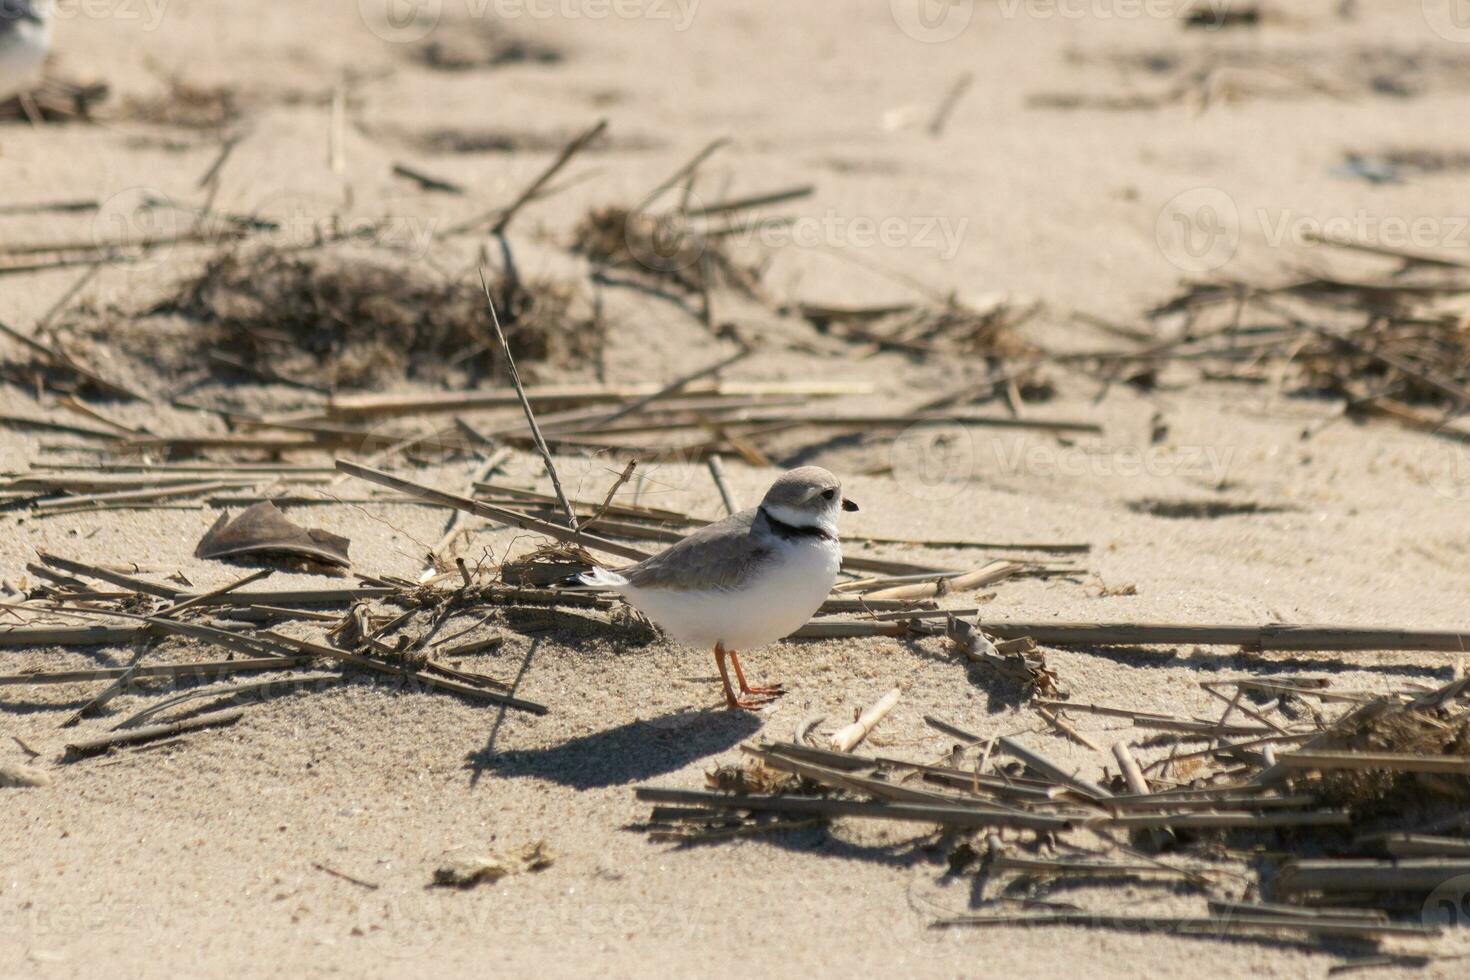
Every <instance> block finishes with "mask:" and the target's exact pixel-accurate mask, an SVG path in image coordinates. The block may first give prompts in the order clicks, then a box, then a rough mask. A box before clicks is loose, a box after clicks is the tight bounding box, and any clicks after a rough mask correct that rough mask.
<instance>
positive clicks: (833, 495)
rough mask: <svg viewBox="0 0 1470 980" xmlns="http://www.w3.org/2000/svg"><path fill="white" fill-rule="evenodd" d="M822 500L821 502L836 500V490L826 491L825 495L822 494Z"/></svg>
mask: <svg viewBox="0 0 1470 980" xmlns="http://www.w3.org/2000/svg"><path fill="white" fill-rule="evenodd" d="M822 499H823V500H836V499H837V491H836V490H828V491H826V492H825V493H823V494H822Z"/></svg>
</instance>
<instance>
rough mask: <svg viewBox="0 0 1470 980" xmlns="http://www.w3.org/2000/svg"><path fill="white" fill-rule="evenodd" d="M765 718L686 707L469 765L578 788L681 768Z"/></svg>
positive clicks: (485, 754)
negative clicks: (560, 742) (553, 744)
mask: <svg viewBox="0 0 1470 980" xmlns="http://www.w3.org/2000/svg"><path fill="white" fill-rule="evenodd" d="M760 725H761V722H760V719H758V718H755V717H752V716H751V715H748V714H745V713H744V712H738V713H736V712H729V711H723V710H719V711H681V712H676V713H674V714H670V715H663V716H660V717H658V718H654V719H651V720H639V721H633V722H629V723H628V724H626V725H619V726H618V727H616V728H609V729H607V730H606V731H600V732H593V733H592V734H590V735H583V736H582V737H581V738H575V739H572V740H571V741H570V742H563V743H562V744H561V745H557V746H554V747H552V748H547V749H518V750H513V751H509V752H494V751H487V750H485V749H481V750H479V751H477V752H472V753H470V755H469V757H468V759H467V760H466V761H467V763H468V764H469V766H470V767H471V768H473V769H475V770H476V771H477V772H479V771H488V772H492V773H494V774H496V775H498V776H504V777H517V776H532V777H536V778H539V779H548V780H550V781H552V782H554V783H560V784H561V785H563V786H570V787H572V788H573V789H599V788H604V787H608V786H623V785H626V784H628V783H636V782H640V781H642V780H645V779H652V778H653V777H655V776H662V775H665V774H667V773H671V772H676V771H678V770H680V769H682V768H684V767H685V766H687V765H688V764H689V763H691V762H694V761H696V760H698V759H703V758H705V757H707V756H712V755H717V754H719V753H721V752H724V751H725V750H727V749H729V748H731V747H732V746H734V745H737V744H739V743H740V742H741V741H743V740H745V739H747V738H749V737H750V736H751V735H753V734H755V732H756V731H757V730H758V729H759V728H760Z"/></svg>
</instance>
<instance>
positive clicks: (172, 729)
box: [66, 708, 245, 759]
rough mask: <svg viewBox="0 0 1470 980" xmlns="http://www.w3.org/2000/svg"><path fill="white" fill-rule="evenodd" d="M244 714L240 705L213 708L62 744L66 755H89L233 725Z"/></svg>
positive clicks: (73, 756)
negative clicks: (204, 712)
mask: <svg viewBox="0 0 1470 980" xmlns="http://www.w3.org/2000/svg"><path fill="white" fill-rule="evenodd" d="M244 714H245V709H244V708H231V709H230V710H228V711H217V712H214V713H213V714H208V715H198V716H197V717H194V718H186V719H184V720H183V721H175V722H169V723H168V724H165V725H150V726H148V727H147V728H133V729H129V730H128V731H123V732H112V733H111V734H108V735H104V736H102V737H100V738H93V739H88V740H86V741H82V742H69V743H67V746H66V752H67V756H68V758H71V759H81V758H84V757H86V756H89V755H98V754H100V753H102V752H106V751H107V750H108V749H111V748H116V747H119V746H124V745H138V744H140V743H143V742H154V741H157V740H159V739H161V738H170V737H172V736H174V735H181V734H183V733H184V732H193V731H198V730H199V729H201V728H217V727H224V726H225V725H233V724H234V723H235V722H237V721H239V720H240V719H241V718H242V717H243V716H244Z"/></svg>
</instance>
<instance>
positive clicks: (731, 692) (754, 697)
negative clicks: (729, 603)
mask: <svg viewBox="0 0 1470 980" xmlns="http://www.w3.org/2000/svg"><path fill="white" fill-rule="evenodd" d="M727 655H728V656H729V658H730V663H731V665H732V666H734V668H735V679H736V681H737V682H738V683H739V685H740V693H741V694H742V695H744V696H743V697H737V696H736V695H735V689H734V688H733V687H731V685H730V672H729V671H728V670H726V669H725V657H726V656H727ZM715 666H717V667H719V668H720V681H721V683H722V684H724V687H725V705H726V707H728V708H729V709H730V710H731V711H754V710H756V709H757V708H759V707H761V706H762V705H766V704H770V703H771V702H772V701H774V700H776V699H777V698H779V697H780V696H781V695H783V694H785V693H786V692H785V691H784V690H782V689H781V686H780V685H779V684H778V685H776V686H774V687H751V686H750V685H749V684H747V683H746V681H745V672H744V671H743V670H741V669H740V658H739V657H738V656H736V654H735V651H734V650H726V649H725V646H724V644H722V643H717V644H715Z"/></svg>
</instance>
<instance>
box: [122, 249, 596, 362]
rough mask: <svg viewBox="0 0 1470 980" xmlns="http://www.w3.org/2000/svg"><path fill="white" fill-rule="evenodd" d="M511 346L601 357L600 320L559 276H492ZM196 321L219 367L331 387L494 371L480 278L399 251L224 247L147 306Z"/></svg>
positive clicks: (528, 355) (520, 354)
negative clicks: (445, 272) (404, 258)
mask: <svg viewBox="0 0 1470 980" xmlns="http://www.w3.org/2000/svg"><path fill="white" fill-rule="evenodd" d="M492 289H494V291H495V293H496V302H497V305H498V308H499V311H500V316H501V322H502V323H503V325H504V327H505V331H506V335H507V338H508V339H509V341H510V346H511V352H512V354H513V355H514V356H515V358H516V361H517V362H518V363H519V364H521V365H523V366H535V365H549V366H553V367H558V368H570V367H576V366H579V365H582V364H585V363H587V362H589V361H591V360H595V359H596V357H597V356H598V355H599V353H600V348H601V345H602V339H603V330H602V326H601V323H600V320H599V319H598V318H597V317H596V316H595V315H594V314H593V313H592V312H591V311H590V310H588V311H582V310H580V309H579V307H580V305H581V304H580V303H579V298H578V295H577V293H576V291H575V290H574V289H573V288H572V287H571V286H570V285H569V284H566V283H561V282H555V281H551V282H521V281H519V280H510V279H502V280H501V281H500V282H498V283H494V284H492ZM150 312H151V313H155V314H174V315H177V316H181V317H183V318H184V319H186V320H188V321H191V322H193V323H195V324H199V325H202V326H203V327H204V328H205V329H204V330H203V331H195V332H194V333H195V335H196V338H197V339H196V343H197V344H199V345H201V346H203V347H205V348H206V350H205V353H206V355H207V354H209V353H212V352H220V353H223V354H224V355H225V356H223V357H217V358H204V359H207V360H210V361H211V362H212V363H213V364H214V365H215V367H216V368H222V369H224V370H232V371H236V372H245V373H247V374H253V375H255V376H257V377H259V378H264V379H267V380H270V379H279V378H285V379H290V380H293V381H297V382H302V383H311V384H314V385H317V386H319V387H323V388H328V389H337V388H355V387H363V386H369V385H374V384H380V383H383V382H386V381H390V380H394V379H399V378H404V377H407V378H414V379H427V380H443V379H445V378H446V377H448V376H449V375H450V374H451V373H452V372H454V371H456V370H461V371H469V370H481V371H484V372H485V373H490V374H496V373H498V372H499V371H500V370H501V369H502V368H503V365H501V364H500V360H501V355H500V351H499V347H498V346H497V345H496V344H495V343H494V342H493V337H492V335H491V334H490V332H489V329H488V324H489V319H488V310H487V306H486V302H485V295H484V292H483V290H482V289H481V286H480V284H479V282H478V280H475V279H471V278H464V279H457V280H450V279H441V278H438V277H436V276H434V275H433V274H431V273H429V272H426V271H424V270H422V269H421V268H420V267H417V266H414V265H411V264H409V263H406V262H401V261H399V260H397V259H395V258H393V257H391V256H382V255H374V256H372V257H371V258H368V257H363V256H361V255H358V254H356V253H352V252H331V251H317V252H311V253H305V252H302V251H299V250H288V249H276V248H268V249H262V250H255V251H232V252H225V253H222V254H220V255H219V256H217V257H216V258H215V259H213V260H212V261H211V262H210V263H209V264H208V265H207V266H206V267H205V269H204V270H203V272H202V273H201V274H200V275H199V276H197V277H196V278H194V279H192V280H190V281H189V282H186V283H185V284H184V286H183V288H182V290H181V291H180V293H179V294H178V295H177V296H176V297H174V298H173V299H171V300H170V301H168V302H167V303H165V304H163V305H161V306H159V307H156V308H155V309H153V310H151V311H150Z"/></svg>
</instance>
